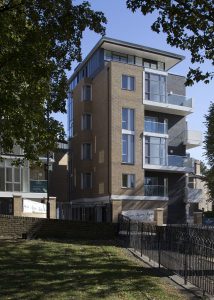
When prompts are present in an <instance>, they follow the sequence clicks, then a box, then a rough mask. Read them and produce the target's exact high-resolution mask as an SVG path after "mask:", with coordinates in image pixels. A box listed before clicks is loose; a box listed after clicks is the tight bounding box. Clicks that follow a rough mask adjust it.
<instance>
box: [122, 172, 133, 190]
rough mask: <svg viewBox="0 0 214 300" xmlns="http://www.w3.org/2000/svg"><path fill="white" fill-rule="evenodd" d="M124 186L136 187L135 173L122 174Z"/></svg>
mask: <svg viewBox="0 0 214 300" xmlns="http://www.w3.org/2000/svg"><path fill="white" fill-rule="evenodd" d="M122 187H123V188H129V189H130V188H134V187H135V175H134V174H122Z"/></svg>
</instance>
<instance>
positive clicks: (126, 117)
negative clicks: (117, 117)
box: [122, 108, 135, 164]
mask: <svg viewBox="0 0 214 300" xmlns="http://www.w3.org/2000/svg"><path fill="white" fill-rule="evenodd" d="M134 136H135V132H134V109H131V108H122V162H123V163H128V164H134Z"/></svg>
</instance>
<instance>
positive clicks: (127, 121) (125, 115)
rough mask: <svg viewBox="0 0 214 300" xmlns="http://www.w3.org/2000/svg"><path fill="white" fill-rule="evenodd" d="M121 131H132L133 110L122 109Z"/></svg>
mask: <svg viewBox="0 0 214 300" xmlns="http://www.w3.org/2000/svg"><path fill="white" fill-rule="evenodd" d="M122 129H125V130H130V131H134V109H130V108H123V109H122Z"/></svg>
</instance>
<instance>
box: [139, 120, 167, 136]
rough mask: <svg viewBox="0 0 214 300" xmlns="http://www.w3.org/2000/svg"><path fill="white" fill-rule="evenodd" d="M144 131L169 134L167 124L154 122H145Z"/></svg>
mask: <svg viewBox="0 0 214 300" xmlns="http://www.w3.org/2000/svg"><path fill="white" fill-rule="evenodd" d="M144 130H145V131H146V132H154V133H162V134H167V133H168V126H167V124H166V123H160V122H153V121H144Z"/></svg>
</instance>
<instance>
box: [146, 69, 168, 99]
mask: <svg viewBox="0 0 214 300" xmlns="http://www.w3.org/2000/svg"><path fill="white" fill-rule="evenodd" d="M145 99H146V100H151V101H156V102H166V100H167V99H166V76H162V75H158V74H153V73H147V72H146V73H145Z"/></svg>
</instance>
